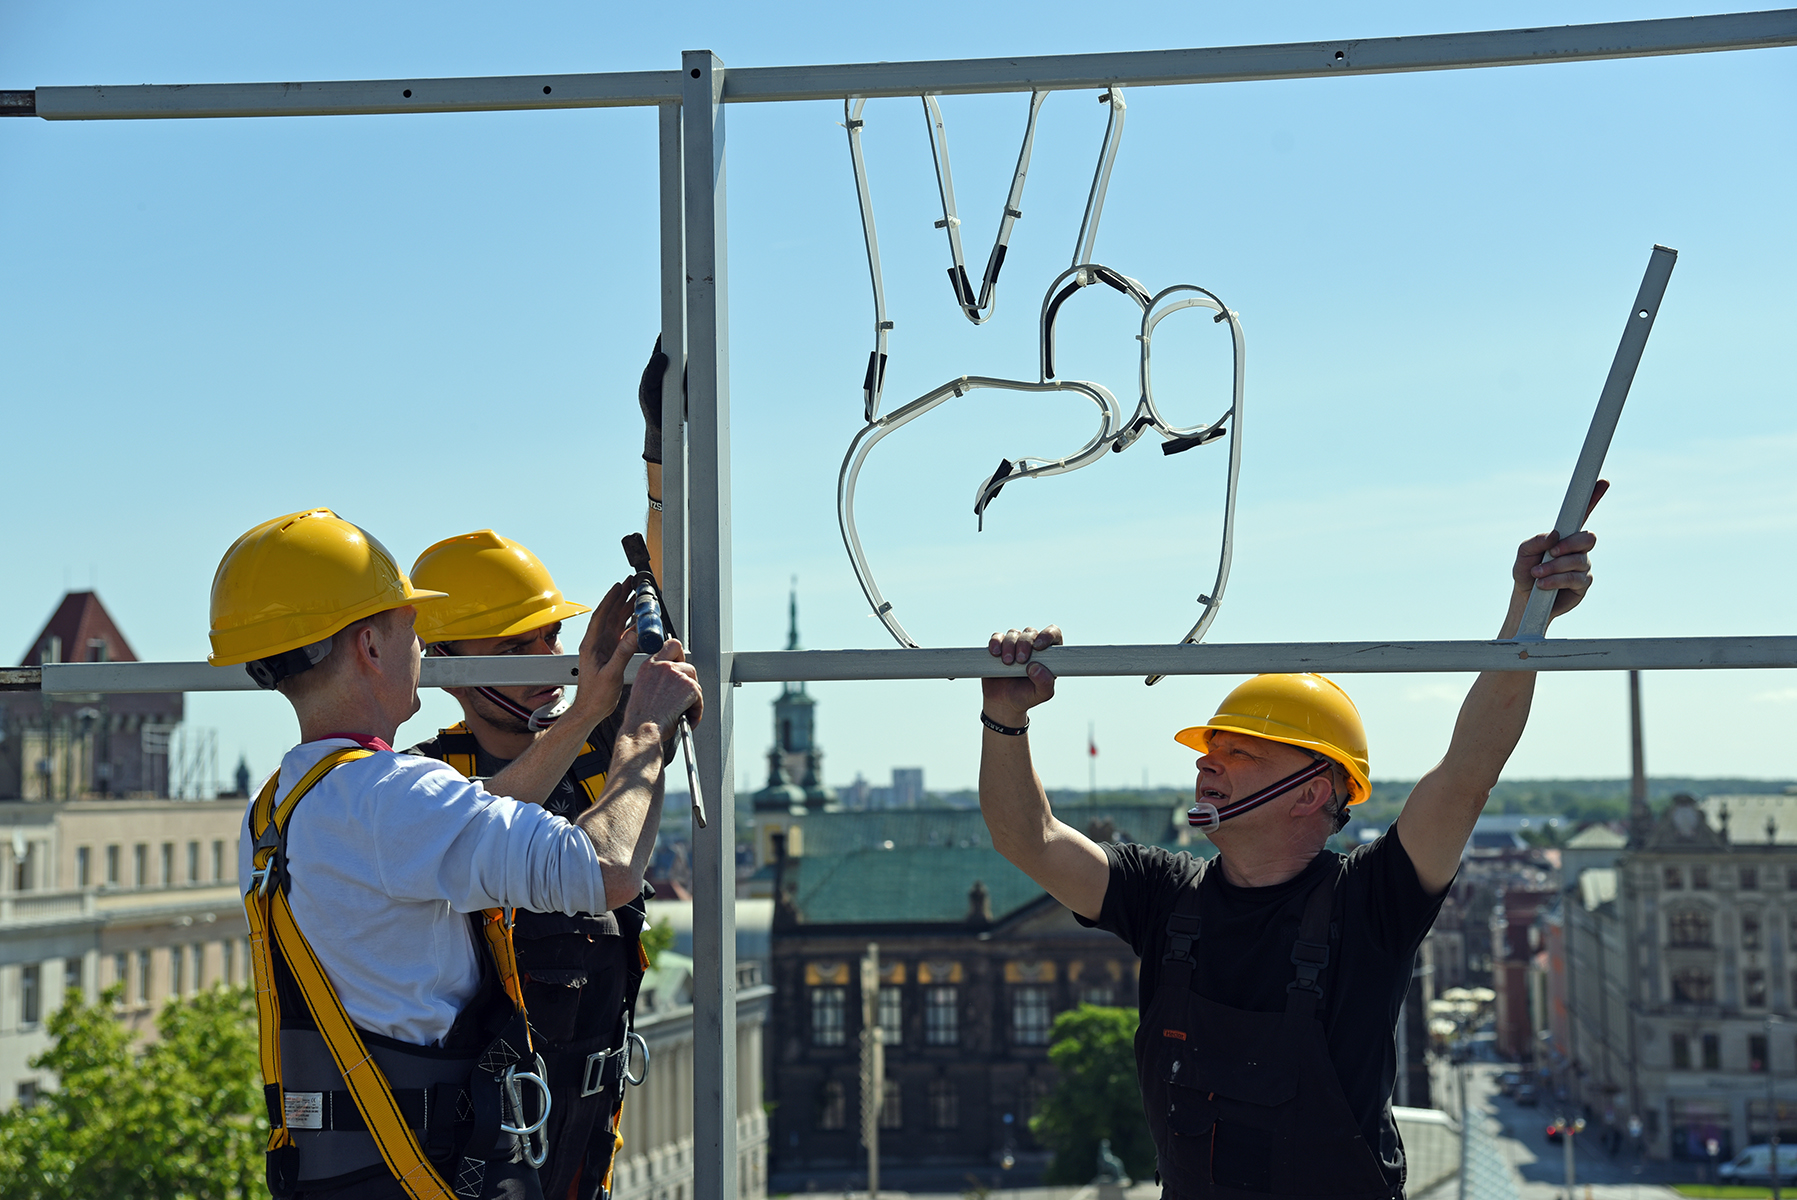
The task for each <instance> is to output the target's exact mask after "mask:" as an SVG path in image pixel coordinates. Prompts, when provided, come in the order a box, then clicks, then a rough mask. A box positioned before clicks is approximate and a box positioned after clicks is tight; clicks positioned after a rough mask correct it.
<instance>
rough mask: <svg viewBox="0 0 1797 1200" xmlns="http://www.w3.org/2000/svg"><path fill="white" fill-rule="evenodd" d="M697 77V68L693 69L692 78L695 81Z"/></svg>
mask: <svg viewBox="0 0 1797 1200" xmlns="http://www.w3.org/2000/svg"><path fill="white" fill-rule="evenodd" d="M698 77H699V68H697V67H694V68H693V78H694V79H697V78H698Z"/></svg>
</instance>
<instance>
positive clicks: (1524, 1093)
mask: <svg viewBox="0 0 1797 1200" xmlns="http://www.w3.org/2000/svg"><path fill="white" fill-rule="evenodd" d="M1516 1102H1517V1103H1518V1104H1520V1105H1522V1106H1523V1107H1524V1108H1534V1107H1535V1106H1536V1105H1537V1104H1540V1103H1541V1093H1540V1091H1538V1090H1537V1089H1536V1087H1535V1085H1534V1084H1532V1083H1519V1084H1517V1085H1516Z"/></svg>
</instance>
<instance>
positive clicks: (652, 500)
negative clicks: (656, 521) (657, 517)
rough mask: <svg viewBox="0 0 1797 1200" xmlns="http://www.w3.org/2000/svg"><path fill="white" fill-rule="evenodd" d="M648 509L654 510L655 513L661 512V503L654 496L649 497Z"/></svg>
mask: <svg viewBox="0 0 1797 1200" xmlns="http://www.w3.org/2000/svg"><path fill="white" fill-rule="evenodd" d="M649 507H650V508H652V509H654V510H655V511H656V512H660V511H661V501H659V500H657V499H656V498H655V497H654V496H650V497H649Z"/></svg>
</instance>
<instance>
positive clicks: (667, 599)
mask: <svg viewBox="0 0 1797 1200" xmlns="http://www.w3.org/2000/svg"><path fill="white" fill-rule="evenodd" d="M659 115H660V135H661V348H662V351H663V352H664V353H666V354H667V356H668V369H667V372H666V374H664V375H663V376H662V380H661V506H662V513H661V579H660V583H661V602H662V606H663V608H664V609H665V610H666V611H667V613H668V615H669V616H671V617H672V618H673V620H674V628H675V629H676V630H677V631H678V632H679V634H680V636H681V637H685V636H686V629H687V604H686V597H687V590H688V589H687V549H686V548H687V539H688V537H689V531H688V527H687V487H686V476H687V466H686V421H687V415H686V387H685V378H686V238H685V233H684V229H683V226H684V225H685V221H686V209H685V206H684V205H683V203H682V201H681V197H682V196H683V195H684V191H683V189H682V187H681V174H682V172H683V170H684V164H683V163H682V162H681V158H680V105H678V104H674V103H668V104H663V105H662V106H661V109H660V114H659Z"/></svg>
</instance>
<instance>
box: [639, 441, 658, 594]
mask: <svg viewBox="0 0 1797 1200" xmlns="http://www.w3.org/2000/svg"><path fill="white" fill-rule="evenodd" d="M644 465H645V466H647V467H648V480H647V482H648V485H649V499H651V500H654V501H656V502H657V503H660V501H661V464H660V463H646V464H644ZM643 541H644V542H645V543H647V544H648V546H649V566H650V567H651V568H652V569H653V570H654V572H655V578H656V579H657V580H659V579H661V510H660V509H658V508H654V507H651V508H650V509H649V510H648V512H647V513H646V514H645V515H644V517H643Z"/></svg>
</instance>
